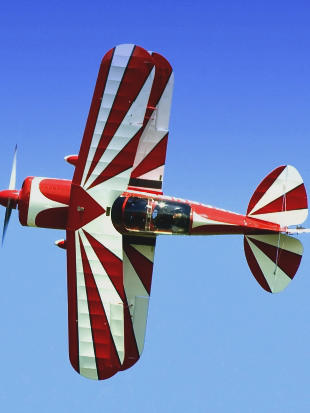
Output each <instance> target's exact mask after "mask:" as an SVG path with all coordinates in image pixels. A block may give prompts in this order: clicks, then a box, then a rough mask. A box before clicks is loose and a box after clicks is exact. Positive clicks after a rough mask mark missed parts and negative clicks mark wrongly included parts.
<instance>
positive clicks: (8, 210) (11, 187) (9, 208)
mask: <svg viewBox="0 0 310 413" xmlns="http://www.w3.org/2000/svg"><path fill="white" fill-rule="evenodd" d="M16 155H17V145H15V150H14V157H13V164H12V170H11V177H10V183H9V190H10V191H12V190H15V189H16V188H15V186H16ZM12 209H13V208H12V200H11V199H10V198H8V203H7V206H6V210H5V217H4V223H3V231H2V245H3V242H4V238H5V234H6V231H7V229H8V225H9V222H10V218H11V213H12Z"/></svg>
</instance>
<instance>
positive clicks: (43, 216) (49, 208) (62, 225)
mask: <svg viewBox="0 0 310 413" xmlns="http://www.w3.org/2000/svg"><path fill="white" fill-rule="evenodd" d="M70 191H71V181H69V180H67V179H51V178H43V177H33V176H30V177H28V178H26V179H25V180H24V183H23V186H22V189H21V190H20V192H19V199H18V210H19V221H20V223H21V224H22V225H24V226H31V227H42V228H55V229H66V226H67V218H68V206H69V201H70Z"/></svg>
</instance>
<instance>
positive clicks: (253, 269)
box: [244, 237, 272, 293]
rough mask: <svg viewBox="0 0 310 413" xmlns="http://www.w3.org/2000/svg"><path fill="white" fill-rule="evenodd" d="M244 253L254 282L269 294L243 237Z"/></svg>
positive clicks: (269, 290) (261, 273) (260, 271)
mask: <svg viewBox="0 0 310 413" xmlns="http://www.w3.org/2000/svg"><path fill="white" fill-rule="evenodd" d="M244 252H245V257H246V260H247V262H248V265H249V267H250V270H251V272H252V274H253V275H254V277H255V279H256V281H257V282H258V283H259V285H260V286H261V287H262V288H263V289H264V290H266V291H268V292H269V293H271V292H272V291H271V289H270V287H269V285H268V283H267V281H266V278H265V276H264V274H263V272H262V270H261V269H260V266H259V265H258V263H257V260H256V258H255V256H254V254H253V252H252V250H251V247H250V245H249V243H248V241H247V239H246V237H244Z"/></svg>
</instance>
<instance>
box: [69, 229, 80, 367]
mask: <svg viewBox="0 0 310 413" xmlns="http://www.w3.org/2000/svg"><path fill="white" fill-rule="evenodd" d="M67 274H68V278H67V281H68V287H67V293H68V328H69V357H70V362H71V364H72V367H73V368H74V369H75V370H76V371H77V372H78V373H79V372H80V369H79V339H78V324H77V318H78V315H77V291H76V288H77V282H76V252H75V233H74V232H73V231H67Z"/></svg>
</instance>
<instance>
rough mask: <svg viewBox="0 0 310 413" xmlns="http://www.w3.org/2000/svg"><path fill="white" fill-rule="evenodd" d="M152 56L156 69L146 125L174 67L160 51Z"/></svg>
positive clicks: (145, 118) (146, 113) (146, 115)
mask: <svg viewBox="0 0 310 413" xmlns="http://www.w3.org/2000/svg"><path fill="white" fill-rule="evenodd" d="M152 58H153V60H154V63H155V68H156V70H155V76H154V81H153V85H152V89H151V94H150V98H149V102H148V105H147V109H146V112H145V117H144V122H143V124H144V126H145V125H146V124H147V122H148V121H149V119H150V117H151V116H152V114H153V112H154V110H155V108H156V106H157V104H158V102H159V100H160V98H161V97H162V94H163V92H164V90H165V88H166V86H167V83H168V81H169V79H170V76H171V73H172V67H171V65H170V63H169V62H168V60H166V59H165V58H164V57H163V56H161V55H160V54H158V53H152Z"/></svg>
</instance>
